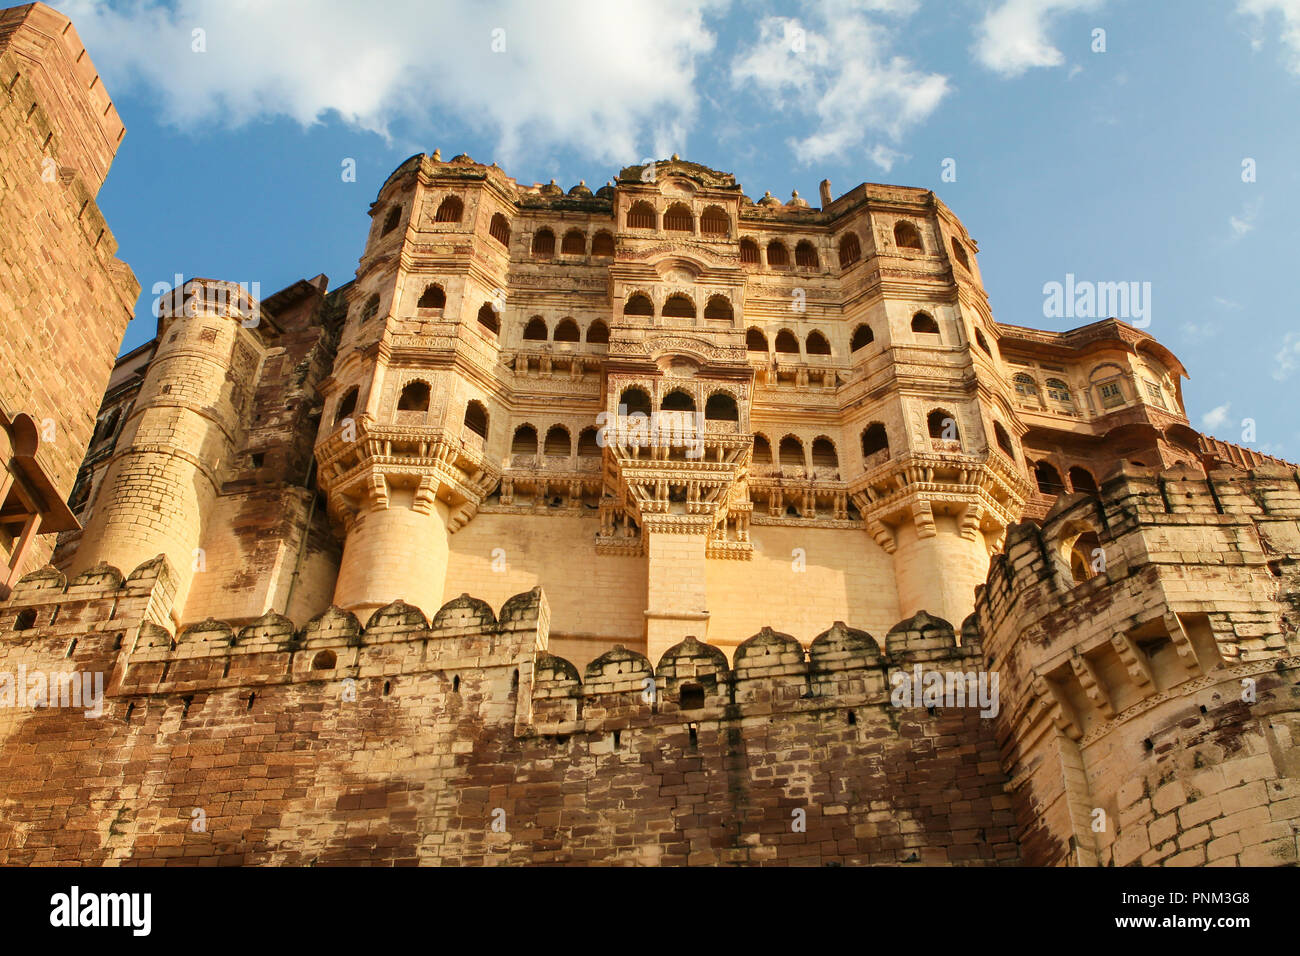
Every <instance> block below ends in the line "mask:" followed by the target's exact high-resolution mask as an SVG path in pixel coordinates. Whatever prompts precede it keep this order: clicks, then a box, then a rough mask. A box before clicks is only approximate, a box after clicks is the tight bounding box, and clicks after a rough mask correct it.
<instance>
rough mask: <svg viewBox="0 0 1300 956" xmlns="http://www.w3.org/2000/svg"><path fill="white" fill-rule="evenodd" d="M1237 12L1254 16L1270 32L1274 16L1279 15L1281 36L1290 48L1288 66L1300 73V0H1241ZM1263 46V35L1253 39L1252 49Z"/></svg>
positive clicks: (1259, 48)
mask: <svg viewBox="0 0 1300 956" xmlns="http://www.w3.org/2000/svg"><path fill="white" fill-rule="evenodd" d="M1237 12H1238V13H1241V14H1244V15H1246V16H1250V17H1254V18H1255V20H1256V21H1257V22H1256V26H1257V27H1258V28H1259V29H1260V30H1263V31H1266V32H1268V33H1270V34H1271V32H1272V30H1273V28H1274V23H1273V18H1274V17H1275V16H1276V17H1279V18H1280V19H1281V23H1280V24H1279V25H1280V27H1281V32H1280V34H1279V36H1280V39H1281V40H1282V42H1283V43H1285V44H1286V46H1287V47H1288V49H1289V50H1290V61H1289V62H1288V64H1287V67H1288V68H1289V69H1290V70H1291V72H1292V73H1297V74H1300V0H1239V2H1238V3H1237ZM1263 47H1264V43H1263V39H1262V38H1261V37H1255V38H1253V39H1252V40H1251V43H1250V48H1251V49H1252V50H1255V51H1258V50H1261V49H1263Z"/></svg>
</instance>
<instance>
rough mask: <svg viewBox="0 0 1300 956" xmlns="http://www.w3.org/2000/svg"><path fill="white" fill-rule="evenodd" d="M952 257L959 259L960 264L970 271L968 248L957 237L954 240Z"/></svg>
mask: <svg viewBox="0 0 1300 956" xmlns="http://www.w3.org/2000/svg"><path fill="white" fill-rule="evenodd" d="M952 257H953V258H954V259H956V260H957V263H958V265H960V266H961V267H962V268H963V269H965V270H966V271H967V272H970V259H968V258H967V257H966V249H965V247H963V246H962V244H961V243H960V242H958V241H957V240H956V239H953V241H952Z"/></svg>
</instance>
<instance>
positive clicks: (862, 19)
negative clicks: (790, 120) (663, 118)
mask: <svg viewBox="0 0 1300 956" xmlns="http://www.w3.org/2000/svg"><path fill="white" fill-rule="evenodd" d="M916 9H917V4H916V3H915V2H914V0H867V2H853V0H820V2H817V3H814V4H811V5H810V6H809V7H808V13H809V19H808V21H807V22H805V21H803V20H798V19H793V18H790V17H779V16H772V17H765V18H763V20H762V21H761V22H760V23H759V34H758V39H757V41H756V42H755V43H754V45H753V46H752V47H750V48H749V49H748V50H746V51H745V52H743V53H740V54H738V55H737V56H736V57H735V58H734V59H733V60H732V63H731V82H732V85H733V86H734V87H736V88H745V87H747V86H750V85H752V86H753V87H755V88H757V90H758V91H759V92H761V93H762V94H763V95H764V96H765V98H766V101H767V102H768V103H769V104H770V105H771V106H772V107H774V108H776V109H778V110H788V111H795V112H801V113H804V114H807V115H810V116H812V117H813V118H815V120H816V125H815V127H814V129H813V131H812V132H811V133H810V134H809V135H807V136H805V137H803V138H796V139H791V140H790V146H791V148H793V149H794V151H795V154H796V156H797V157H798V158H799V159H800V160H801V161H803V162H805V163H814V162H819V161H821V160H825V159H844V158H846V157H848V156H849V154H850V153H851V152H854V151H861V153H862V154H865V155H866V156H868V157H869V158H870V159H871V160H872V161H873V162H875V163H876V164H877V165H879V166H880V167H881V168H882V169H885V170H886V171H888V170H889V169H890V168H891V167H892V166H893V164H894V162H895V161H896V160H897V159H899V158H900V156H901V155H902V154H900V153H899V152H898V151H897V150H896V149H895V148H894V145H896V144H897V143H898V142H899V141H900V140H901V138H902V137H903V135H904V134H905V133H906V132H907V131H908V130H909V129H911V128H912V127H914V126H915V125H916V124H918V123H920V122H922V121H924V120H925V119H926V118H928V117H929V116H930V114H931V113H933V112H934V110H935V109H936V108H937V107H938V105H939V102H940V101H941V100H942V99H943V97H944V96H945V95H947V93H948V92H949V84H948V79H947V77H945V76H943V75H941V74H938V73H926V72H924V71H923V70H920V69H917V68H916V67H915V66H913V64H912V63H911V61H909V60H908V59H907V58H906V57H904V56H901V55H899V54H897V53H895V52H894V51H893V44H894V35H893V31H892V30H891V29H890V28H889V27H888V26H887V25H886V24H885V23H883V22H881V20H880V19H878V18H877V17H876V16H874V15H875V14H885V15H889V16H893V17H906V16H909V15H911V14H912V13H914V12H915V11H916Z"/></svg>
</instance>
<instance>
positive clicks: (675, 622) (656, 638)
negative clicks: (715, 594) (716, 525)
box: [643, 516, 709, 665]
mask: <svg viewBox="0 0 1300 956" xmlns="http://www.w3.org/2000/svg"><path fill="white" fill-rule="evenodd" d="M665 517H669V518H671V517H672V516H665ZM643 533H644V534H645V536H646V559H647V560H646V566H647V573H648V575H649V588H648V590H647V605H648V606H647V608H646V612H645V617H646V656H647V657H649V658H650V662H651V663H652V664H656V665H657V664H658V663H659V658H661V657H662V656H663V654H664V652H665V651H667V650H668V648H670V647H672V646H673V645H674V644H677V643H678V642H679V641H681V640H683V639H684V638H685V637H687V636H688V635H693V636H694V637H696V638H698V639H699V640H700V641H705V640H707V638H708V628H709V611H708V594H707V590H706V584H705V571H704V562H705V553H706V549H707V545H708V532H707V530H702V529H697V528H690V529H689V530H687V529H682V530H676V529H674V530H668V529H667V528H666V527H665V526H664V524H663V523H662V521H656V520H654V519H653V518H651V519H649V520H648V521H647V523H646V526H645V527H644V528H643Z"/></svg>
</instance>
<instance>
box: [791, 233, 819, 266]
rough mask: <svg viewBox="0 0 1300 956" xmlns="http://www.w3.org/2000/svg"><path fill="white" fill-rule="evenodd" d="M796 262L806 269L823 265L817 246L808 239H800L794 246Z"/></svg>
mask: <svg viewBox="0 0 1300 956" xmlns="http://www.w3.org/2000/svg"><path fill="white" fill-rule="evenodd" d="M794 264H795V265H797V266H800V267H802V268H804V269H816V268H817V267H818V266H819V265H821V260H820V259H818V258H817V247H816V246H814V245H813V244H812V243H811V242H809V241H808V240H807V239H800V240H799V244H798V245H797V246H795V247H794Z"/></svg>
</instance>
